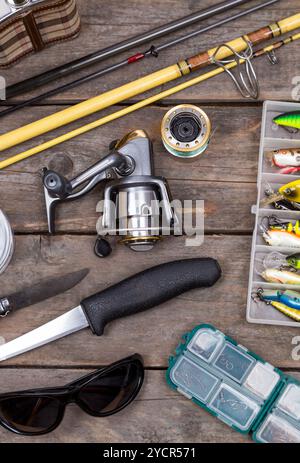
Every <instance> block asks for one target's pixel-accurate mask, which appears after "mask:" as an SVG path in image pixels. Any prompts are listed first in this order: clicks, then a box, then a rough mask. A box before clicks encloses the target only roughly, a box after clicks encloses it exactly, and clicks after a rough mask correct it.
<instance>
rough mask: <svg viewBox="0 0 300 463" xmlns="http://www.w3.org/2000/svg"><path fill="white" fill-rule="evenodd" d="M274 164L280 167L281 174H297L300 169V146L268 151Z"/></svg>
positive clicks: (268, 156) (267, 155)
mask: <svg viewBox="0 0 300 463" xmlns="http://www.w3.org/2000/svg"><path fill="white" fill-rule="evenodd" d="M266 157H267V158H269V159H271V161H272V164H273V166H276V167H279V168H280V169H281V170H280V173H281V174H295V173H297V172H299V171H300V148H299V149H282V150H276V151H271V152H269V153H266Z"/></svg>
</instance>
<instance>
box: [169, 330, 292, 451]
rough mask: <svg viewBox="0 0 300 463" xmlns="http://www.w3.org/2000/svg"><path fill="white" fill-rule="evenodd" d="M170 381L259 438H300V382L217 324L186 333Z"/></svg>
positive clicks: (172, 362)
mask: <svg viewBox="0 0 300 463" xmlns="http://www.w3.org/2000/svg"><path fill="white" fill-rule="evenodd" d="M167 382H168V384H169V385H170V386H171V388H173V389H175V390H176V391H178V392H179V393H181V394H183V395H184V396H185V397H186V398H188V399H190V400H192V401H193V402H194V403H195V404H196V405H198V406H199V407H201V408H204V409H205V410H206V411H208V412H209V413H211V414H212V415H214V416H216V417H217V418H219V419H220V420H221V421H223V422H224V423H226V424H227V425H229V426H230V427H232V428H233V429H234V430H236V431H238V432H240V433H242V434H250V433H251V434H252V438H253V440H254V441H256V442H259V443H300V382H298V381H296V380H295V379H293V378H291V377H289V376H287V375H285V374H284V373H283V372H282V371H281V370H278V369H277V368H275V367H273V366H272V365H270V364H269V363H267V362H265V361H264V360H263V359H262V358H260V357H258V356H257V355H255V354H254V353H253V352H250V351H248V350H247V349H246V348H245V347H243V346H241V345H239V344H237V343H236V342H235V341H234V340H233V339H231V338H229V337H228V336H225V335H224V334H223V333H222V332H220V331H218V330H217V329H216V328H214V327H213V326H211V325H205V324H204V325H199V326H197V327H196V328H195V329H194V330H193V331H192V332H190V333H187V334H186V335H185V336H184V337H183V342H182V343H181V344H180V345H179V346H178V347H177V349H176V355H175V356H173V357H171V358H170V361H169V369H168V371H167Z"/></svg>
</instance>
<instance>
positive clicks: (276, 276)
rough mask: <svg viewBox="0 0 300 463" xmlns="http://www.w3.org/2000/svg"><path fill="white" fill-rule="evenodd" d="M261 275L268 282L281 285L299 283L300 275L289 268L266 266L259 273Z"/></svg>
mask: <svg viewBox="0 0 300 463" xmlns="http://www.w3.org/2000/svg"><path fill="white" fill-rule="evenodd" d="M261 276H262V278H263V279H264V280H265V281H267V282H268V283H280V284H283V285H300V275H299V274H298V273H295V272H291V271H289V270H282V269H278V268H268V269H266V270H265V271H263V272H262V273H261Z"/></svg>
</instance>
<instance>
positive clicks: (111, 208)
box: [43, 130, 177, 257]
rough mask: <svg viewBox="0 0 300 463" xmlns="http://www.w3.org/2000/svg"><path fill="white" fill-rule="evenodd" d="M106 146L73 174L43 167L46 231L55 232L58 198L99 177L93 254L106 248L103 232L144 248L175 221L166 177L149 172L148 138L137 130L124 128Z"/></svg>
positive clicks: (72, 196) (79, 192)
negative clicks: (100, 192)
mask: <svg viewBox="0 0 300 463" xmlns="http://www.w3.org/2000/svg"><path fill="white" fill-rule="evenodd" d="M110 148H111V149H112V151H111V153H110V154H108V155H107V156H106V157H104V158H103V159H102V160H101V161H99V162H98V163H96V164H95V165H94V166H92V167H91V168H89V169H88V170H87V171H85V172H83V173H82V174H80V175H79V176H78V177H76V178H74V179H73V180H67V179H66V178H64V177H63V176H61V175H60V174H58V173H57V172H53V171H49V170H47V169H44V179H43V183H44V192H45V200H46V209H47V217H48V227H49V232H50V233H54V232H55V207H56V206H57V204H58V203H60V202H64V201H70V200H76V199H79V198H81V197H82V196H84V195H86V194H87V193H89V192H90V191H91V190H92V189H93V188H94V187H95V186H97V185H98V184H99V183H102V182H105V188H104V199H103V202H102V209H101V211H100V212H101V213H102V215H101V217H100V219H99V220H98V223H97V232H98V235H99V237H98V240H97V242H96V247H95V252H96V254H97V255H98V256H100V257H106V256H108V255H109V254H110V252H111V249H110V246H109V244H108V242H107V241H104V237H106V236H114V237H119V238H120V240H119V241H120V243H122V244H125V245H126V246H128V247H129V248H130V249H132V250H133V251H149V250H151V249H152V248H153V247H154V246H155V244H156V243H157V242H158V241H160V240H161V239H162V237H163V236H166V235H170V234H172V232H173V230H174V225H175V223H177V217H176V214H175V213H174V211H173V209H172V206H171V201H172V199H171V194H170V191H169V187H168V183H167V181H166V179H164V178H162V177H155V176H154V167H153V150H152V142H151V140H150V139H149V137H148V136H147V134H146V132H144V131H143V130H137V131H134V132H131V133H129V134H128V135H126V136H125V137H124V138H123V139H122V140H121V141H118V142H113V143H112V144H111V147H110ZM80 186H81V188H80V189H79V187H80Z"/></svg>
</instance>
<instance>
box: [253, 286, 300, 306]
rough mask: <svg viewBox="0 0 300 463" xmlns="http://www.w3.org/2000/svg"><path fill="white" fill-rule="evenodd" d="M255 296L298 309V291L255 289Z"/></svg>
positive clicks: (299, 295)
mask: <svg viewBox="0 0 300 463" xmlns="http://www.w3.org/2000/svg"><path fill="white" fill-rule="evenodd" d="M257 296H258V297H259V299H261V300H263V301H264V302H280V303H281V304H284V305H286V306H287V307H289V308H290V309H295V310H298V311H300V293H298V292H296V291H291V290H287V291H279V290H263V289H259V290H258V291H257Z"/></svg>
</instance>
